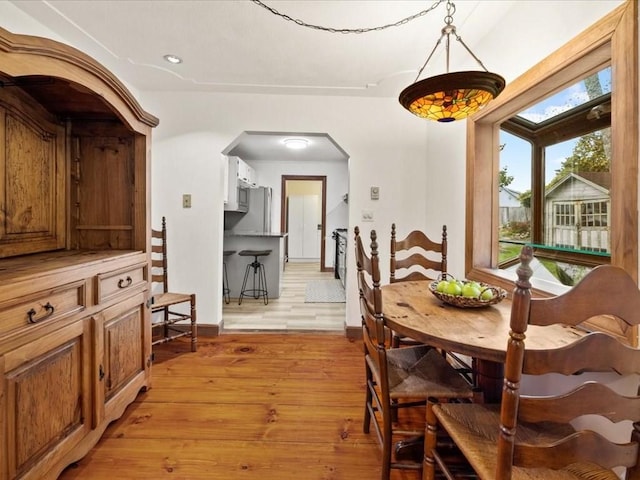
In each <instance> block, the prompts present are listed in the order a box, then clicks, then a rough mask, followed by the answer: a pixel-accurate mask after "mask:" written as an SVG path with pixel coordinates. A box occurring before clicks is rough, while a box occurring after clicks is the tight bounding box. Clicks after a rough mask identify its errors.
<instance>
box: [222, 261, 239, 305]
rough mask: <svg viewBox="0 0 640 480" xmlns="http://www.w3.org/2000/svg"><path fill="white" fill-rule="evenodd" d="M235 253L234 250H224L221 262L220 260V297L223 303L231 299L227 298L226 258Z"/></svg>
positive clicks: (228, 291)
mask: <svg viewBox="0 0 640 480" xmlns="http://www.w3.org/2000/svg"><path fill="white" fill-rule="evenodd" d="M234 253H236V251H235V250H225V251H223V252H222V255H223V260H222V297H223V298H224V303H227V304H228V303H229V302H231V297H230V296H229V293H230V290H229V277H227V260H226V259H227V257H228V256H229V255H233V254H234Z"/></svg>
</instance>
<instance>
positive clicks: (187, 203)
mask: <svg viewBox="0 0 640 480" xmlns="http://www.w3.org/2000/svg"><path fill="white" fill-rule="evenodd" d="M182 208H191V194H190V193H185V194H183V195H182Z"/></svg>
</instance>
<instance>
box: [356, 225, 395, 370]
mask: <svg viewBox="0 0 640 480" xmlns="http://www.w3.org/2000/svg"><path fill="white" fill-rule="evenodd" d="M354 232H355V242H354V243H355V249H356V268H357V272H356V276H357V279H358V291H359V297H360V313H361V315H362V329H363V335H364V343H365V347H366V349H367V352H368V353H369V355H371V356H372V357H374V358H375V360H376V363H379V365H378V367H379V368H383V367H385V368H386V357H385V350H386V348H385V347H386V344H387V338H388V334H386V333H385V327H384V319H383V315H382V291H381V290H380V259H379V256H378V242H377V234H376V232H375V230H372V231H371V235H370V237H371V255H367V253H366V250H365V247H364V245H363V242H362V237H361V236H360V229H359V228H358V227H357V226H356V227H355V230H354ZM383 360H384V361H383Z"/></svg>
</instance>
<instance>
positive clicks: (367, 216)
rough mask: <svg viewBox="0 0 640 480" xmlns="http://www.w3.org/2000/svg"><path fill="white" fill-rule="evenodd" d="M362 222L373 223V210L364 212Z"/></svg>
mask: <svg viewBox="0 0 640 480" xmlns="http://www.w3.org/2000/svg"><path fill="white" fill-rule="evenodd" d="M362 221H363V222H373V210H362Z"/></svg>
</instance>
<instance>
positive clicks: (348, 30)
mask: <svg viewBox="0 0 640 480" xmlns="http://www.w3.org/2000/svg"><path fill="white" fill-rule="evenodd" d="M251 1H252V2H253V3H255V4H256V5H259V6H261V7H262V8H265V9H267V10H268V11H270V12H271V13H273V14H274V15H276V16H278V17H282V18H283V19H285V20H287V21H290V22H293V23H295V24H297V25H300V26H301V27H307V28H312V29H314V30H321V31H323V32H329V33H342V34H348V33H369V32H377V31H380V30H385V29H387V28H391V27H399V26H401V25H405V24H407V23H409V22H410V21H412V20H415V19H416V18H420V17H423V16H424V15H426V14H427V13H429V12H430V11H431V10H434V9H435V8H436V7H437V6H438V5H440V4H441V3H443V2H444V1H445V0H436V1H435V2H434V3H433V5H431V6H430V7H429V8H427V9H426V10H422V11H421V12H418V13H416V14H414V15H411V16H409V17H405V18H403V19H402V20H398V21H397V22H394V23H388V24H386V25H381V26H379V27H367V28H333V27H323V26H321V25H314V24H312V23H306V22H303V21H302V20H300V19H297V18H292V17H290V16H289V15H286V14H284V13H280V12H279V11H277V10H276V9H275V8H273V7H270V6H269V5H266V4H264V3H263V2H261V1H260V0H251ZM449 3H451V2H449ZM447 9H448V5H447Z"/></svg>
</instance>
